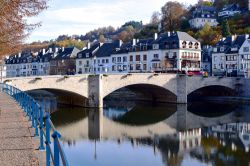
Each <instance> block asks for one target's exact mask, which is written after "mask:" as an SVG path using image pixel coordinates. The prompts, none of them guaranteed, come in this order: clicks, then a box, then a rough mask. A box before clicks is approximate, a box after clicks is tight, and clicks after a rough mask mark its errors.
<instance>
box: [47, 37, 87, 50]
mask: <svg viewBox="0 0 250 166" xmlns="http://www.w3.org/2000/svg"><path fill="white" fill-rule="evenodd" d="M51 45H56V46H59V47H76V48H78V49H80V50H81V49H82V48H83V47H85V46H86V43H85V42H83V41H80V40H73V39H65V40H62V41H59V42H56V43H52V44H51Z"/></svg>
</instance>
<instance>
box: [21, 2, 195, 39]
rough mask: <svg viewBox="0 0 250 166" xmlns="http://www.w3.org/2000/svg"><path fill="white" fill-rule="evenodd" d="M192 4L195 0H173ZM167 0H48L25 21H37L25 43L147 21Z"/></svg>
mask: <svg viewBox="0 0 250 166" xmlns="http://www.w3.org/2000/svg"><path fill="white" fill-rule="evenodd" d="M177 1H178V2H181V3H184V4H186V5H188V4H194V3H196V2H197V0H177ZM166 2H167V0H49V3H48V6H49V8H48V9H47V10H45V11H43V12H42V13H40V14H39V15H38V16H37V17H32V18H29V19H28V20H27V22H28V23H37V22H41V27H38V28H37V29H35V30H34V31H33V32H32V33H31V35H30V36H29V38H28V39H27V40H26V42H28V43H29V42H33V41H39V40H40V41H44V40H50V39H55V38H57V37H58V36H59V35H63V34H65V35H73V34H77V35H81V34H83V35H84V34H85V33H86V32H88V31H90V30H93V29H97V28H99V27H104V26H109V25H111V26H113V27H115V28H117V27H119V26H121V25H123V24H124V23H125V22H127V21H131V20H135V21H142V22H143V24H146V23H148V22H149V21H150V18H151V15H152V13H153V12H154V11H160V9H161V7H162V6H163V5H164V4H165V3H166Z"/></svg>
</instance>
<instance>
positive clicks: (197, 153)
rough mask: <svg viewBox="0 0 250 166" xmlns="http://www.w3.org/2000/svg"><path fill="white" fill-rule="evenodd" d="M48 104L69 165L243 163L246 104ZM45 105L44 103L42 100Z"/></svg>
mask: <svg viewBox="0 0 250 166" xmlns="http://www.w3.org/2000/svg"><path fill="white" fill-rule="evenodd" d="M48 102H49V101H48V100H47V101H46V102H41V104H42V105H46V108H47V107H48V105H51V106H53V111H51V112H52V113H51V119H52V121H53V123H54V125H55V127H56V128H57V130H58V131H59V132H60V133H61V135H62V137H61V141H62V145H63V148H64V150H65V153H66V156H67V158H68V160H69V164H70V165H72V166H82V165H87V166H110V165H115V166H117V165H119V166H128V165H129V166H162V165H170V166H172V165H173V166H175V165H178V166H179V165H181V166H203V165H204V166H207V165H216V166H223V165H227V166H231V165H232V166H237V165H239V166H248V165H249V163H250V153H249V147H250V105H248V104H225V103H224V104H221V103H215V102H194V103H189V104H187V105H176V104H151V103H143V102H133V101H130V102H127V103H125V104H124V103H122V104H121V103H119V102H118V101H117V102H114V103H116V104H114V103H112V102H111V103H110V102H106V104H105V105H106V107H105V108H103V109H87V108H81V107H69V106H63V105H58V107H57V108H55V104H53V103H54V102H55V101H54V100H52V101H51V103H52V104H48ZM46 103H47V104H46Z"/></svg>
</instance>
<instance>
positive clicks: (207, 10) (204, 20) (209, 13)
mask: <svg viewBox="0 0 250 166" xmlns="http://www.w3.org/2000/svg"><path fill="white" fill-rule="evenodd" d="M247 9H248V10H247ZM249 11H250V0H248V6H247V7H245V9H243V8H240V7H239V4H237V3H234V4H229V5H227V6H225V7H224V8H223V9H222V10H221V11H216V8H215V7H212V6H197V7H196V8H195V10H194V11H193V12H192V17H191V19H190V20H189V24H190V26H191V27H192V28H197V29H199V28H202V27H204V25H205V24H208V25H210V26H217V25H218V24H219V23H218V21H217V20H218V19H224V18H229V17H233V16H235V15H237V14H244V13H246V12H249Z"/></svg>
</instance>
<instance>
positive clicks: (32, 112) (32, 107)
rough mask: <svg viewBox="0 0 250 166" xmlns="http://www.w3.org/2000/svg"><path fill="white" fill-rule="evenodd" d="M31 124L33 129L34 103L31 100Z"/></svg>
mask: <svg viewBox="0 0 250 166" xmlns="http://www.w3.org/2000/svg"><path fill="white" fill-rule="evenodd" d="M31 101H32V102H31V123H32V127H33V128H35V117H34V112H35V101H34V100H31Z"/></svg>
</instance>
